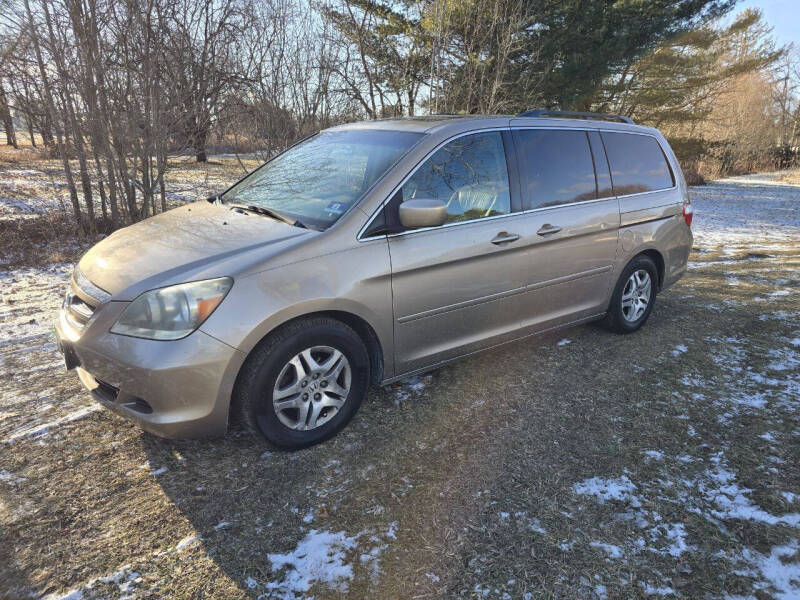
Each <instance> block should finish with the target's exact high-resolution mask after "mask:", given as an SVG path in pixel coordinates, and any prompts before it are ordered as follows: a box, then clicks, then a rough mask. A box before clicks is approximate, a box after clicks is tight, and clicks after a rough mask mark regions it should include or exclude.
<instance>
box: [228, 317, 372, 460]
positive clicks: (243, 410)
mask: <svg viewBox="0 0 800 600" xmlns="http://www.w3.org/2000/svg"><path fill="white" fill-rule="evenodd" d="M369 381H370V373H369V356H368V354H367V350H366V348H365V347H364V344H363V343H362V342H361V339H360V338H359V336H358V334H357V333H356V332H355V331H353V330H352V329H351V328H350V327H348V326H347V325H345V324H344V323H342V322H340V321H337V320H335V319H330V318H327V317H316V318H309V319H303V320H300V321H296V322H294V323H290V324H288V325H286V326H284V327H282V328H281V329H279V330H278V331H276V332H275V333H273V334H271V335H270V336H269V337H267V338H266V339H265V340H264V342H262V343H261V344H260V345H259V346H258V347H257V348H256V349H255V350H254V351H253V353H252V354H251V356H250V357H249V358H248V359H247V362H246V363H245V365H244V367H243V368H242V374H241V376H240V377H239V382H238V383H237V386H236V392H235V403H236V405H237V407H238V411H239V417H240V420H241V421H242V423H243V424H244V425H245V427H247V428H248V429H249V430H251V431H253V432H255V433H259V434H261V435H263V436H264V437H265V438H267V440H269V441H270V442H272V443H273V444H275V445H276V446H280V447H282V448H289V449H299V448H305V447H307V446H311V445H313V444H317V443H319V442H321V441H323V440H326V439H328V438H329V437H331V436H333V435H335V434H336V433H337V432H338V431H340V430H341V429H342V428H343V427H344V426H345V425H347V423H348V422H349V421H350V419H351V418H352V417H353V415H354V414H355V413H356V411H357V410H358V408H359V406H360V405H361V401H362V400H363V398H364V396H365V394H366V391H367V388H368V386H369Z"/></svg>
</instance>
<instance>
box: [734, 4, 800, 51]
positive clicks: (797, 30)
mask: <svg viewBox="0 0 800 600" xmlns="http://www.w3.org/2000/svg"><path fill="white" fill-rule="evenodd" d="M746 8H758V9H761V12H762V13H763V15H764V20H765V21H766V22H767V23H769V24H770V25H771V26H772V27H774V31H773V35H774V36H775V39H776V40H777V41H778V43H779V44H789V43H791V42H794V43H795V49H800V0H743V1H741V2H738V3H737V4H736V7H735V8H734V9H733V12H734V13H739V12H741V11H743V10H744V9H746Z"/></svg>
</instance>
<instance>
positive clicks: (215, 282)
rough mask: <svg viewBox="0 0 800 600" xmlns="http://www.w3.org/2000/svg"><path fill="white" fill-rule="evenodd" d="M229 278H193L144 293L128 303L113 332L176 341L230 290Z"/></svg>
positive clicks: (194, 326)
mask: <svg viewBox="0 0 800 600" xmlns="http://www.w3.org/2000/svg"><path fill="white" fill-rule="evenodd" d="M232 285H233V280H232V279H231V278H230V277H221V278H219V279H208V280H206V281H193V282H191V283H181V284H180V285H171V286H169V287H165V288H161V289H158V290H151V291H149V292H145V293H144V294H142V295H141V296H139V297H138V298H136V299H135V300H134V301H133V302H131V303H130V305H128V308H126V309H125V311H124V312H123V313H122V314H121V315H120V317H119V319H117V322H116V323H114V326H113V327H112V328H111V333H119V334H122V335H130V336H133V337H140V338H147V339H151V340H177V339H180V338H182V337H186V336H187V335H189V334H190V333H192V332H193V331H194V330H195V329H197V328H198V327H200V325H202V323H203V321H205V320H206V319H207V318H208V317H209V315H211V313H212V312H214V309H216V308H217V306H219V303H220V302H222V300H223V298H225V295H226V294H227V293H228V291H229V290H230V289H231V286H232Z"/></svg>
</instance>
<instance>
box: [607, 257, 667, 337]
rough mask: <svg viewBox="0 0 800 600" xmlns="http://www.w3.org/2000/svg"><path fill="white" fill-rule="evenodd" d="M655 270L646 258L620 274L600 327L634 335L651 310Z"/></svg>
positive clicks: (653, 264) (655, 283) (637, 259)
mask: <svg viewBox="0 0 800 600" xmlns="http://www.w3.org/2000/svg"><path fill="white" fill-rule="evenodd" d="M657 286H658V269H657V268H656V265H655V263H654V262H653V261H652V259H651V258H649V257H648V256H644V255H640V256H637V257H636V258H634V259H633V260H632V261H631V262H629V263H628V264H627V266H626V267H625V268H624V269H623V270H622V274H621V275H620V278H619V280H618V281H617V285H616V287H615V288H614V294H613V295H612V296H611V304H610V305H609V307H608V314H607V315H606V318H605V320H604V321H603V324H604V325H605V326H606V327H607V328H608V329H610V330H611V331H615V332H617V333H633V332H634V331H636V330H637V329H639V328H640V327H641V326H642V325H644V324H645V322H646V321H647V318H648V317H649V316H650V313H651V312H652V310H653V305H654V304H655V301H656V288H657Z"/></svg>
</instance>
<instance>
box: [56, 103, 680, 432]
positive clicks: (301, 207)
mask: <svg viewBox="0 0 800 600" xmlns="http://www.w3.org/2000/svg"><path fill="white" fill-rule="evenodd" d="M691 220H692V207H691V205H690V203H689V199H688V194H687V188H686V182H685V181H684V178H683V175H682V173H681V169H680V167H679V165H678V162H677V160H676V159H675V155H674V154H673V152H672V150H671V149H670V147H669V145H668V144H667V142H666V140H665V139H664V137H663V136H662V135H661V134H660V133H659V132H658V131H657V130H655V129H651V128H648V127H642V126H638V125H635V124H633V122H632V121H631V120H630V119H628V118H626V117H617V116H614V115H598V114H592V113H587V114H584V113H558V112H547V111H532V112H529V113H523V114H521V115H519V116H517V117H480V116H431V117H423V118H407V119H391V120H383V121H371V122H365V123H354V124H349V125H342V126H339V127H333V128H331V129H326V130H324V131H321V132H320V133H318V134H316V135H314V136H312V137H310V138H308V139H306V140H304V141H302V142H300V143H298V144H296V145H295V146H293V147H291V148H289V149H288V150H286V151H285V152H283V153H282V154H280V155H278V156H276V157H275V158H273V159H272V160H270V161H269V162H267V163H266V164H264V165H263V166H262V167H260V168H259V169H257V170H255V171H254V172H252V173H250V174H249V175H248V176H246V177H245V178H244V179H242V180H241V181H239V182H238V183H236V184H235V185H233V186H232V187H231V188H229V189H228V190H227V191H225V192H223V193H221V194H219V195H218V196H215V197H213V198H210V199H209V200H208V201H200V202H194V203H190V204H187V205H184V206H181V207H179V208H176V209H174V210H171V211H168V212H165V213H162V214H159V215H158V216H155V217H152V218H150V219H147V220H145V221H143V222H140V223H137V224H135V225H132V226H130V227H127V228H125V229H121V230H119V231H117V232H116V233H114V234H113V235H111V236H109V237H108V238H106V239H104V240H103V241H101V242H100V243H98V244H97V245H96V246H94V247H93V248H92V249H91V250H89V252H87V253H86V255H85V256H84V257H83V258H82V259H81V260H80V262H79V264H78V265H77V267H76V268H75V270H74V273H73V275H72V278H71V281H70V285H69V289H68V291H67V294H66V298H65V300H64V306H63V310H62V311H61V313H60V317H59V322H58V325H57V336H58V339H59V347H60V348H61V350H62V352H63V353H64V357H65V361H66V364H67V367H68V368H75V369H76V371H77V374H78V376H79V377H80V380H81V381H82V382H83V384H84V385H85V386H86V387H87V388H88V389H89V390H91V392H92V394H93V395H94V397H95V398H96V399H97V400H98V401H100V402H101V403H102V404H104V405H105V406H106V407H108V408H110V409H111V410H113V411H115V412H117V413H119V414H121V415H123V416H125V417H127V418H129V419H131V420H133V421H135V422H136V423H138V424H139V425H140V426H141V427H143V428H144V429H146V430H147V431H150V432H153V433H155V434H158V435H163V436H171V437H183V436H192V437H194V436H205V435H213V434H222V433H223V432H225V430H226V427H227V424H228V420H229V418H230V417H231V415H232V414H233V415H237V416H238V418H239V420H240V421H241V422H242V423H243V424H244V425H245V426H246V427H247V428H249V429H250V430H252V431H254V432H257V433H260V434H261V435H263V436H264V437H266V438H267V439H268V440H269V441H271V442H272V443H274V444H276V445H278V446H281V447H286V448H301V447H304V446H308V445H311V444H314V443H317V442H319V441H322V440H324V439H326V438H328V437H330V436H331V435H333V434H335V433H336V432H337V431H339V430H340V429H341V428H342V427H344V426H345V425H346V424H347V422H348V421H349V420H350V419H351V418H352V416H353V414H354V413H355V412H356V411H357V410H358V408H359V405H360V404H361V402H362V400H363V398H364V396H365V394H366V393H367V390H368V388H369V386H370V384H386V383H389V382H392V381H394V380H397V379H400V378H402V377H406V376H408V375H411V374H415V373H421V372H424V371H429V370H431V369H433V368H436V367H439V366H441V365H444V364H446V363H449V362H451V361H453V360H455V359H457V358H460V357H463V356H467V355H469V354H472V353H474V352H478V351H480V350H484V349H486V348H490V347H495V346H498V345H500V344H505V343H507V342H511V341H513V340H518V339H520V338H522V337H525V336H531V335H535V334H539V333H542V332H545V331H551V330H553V329H556V328H561V327H566V326H570V325H576V324H578V323H585V322H588V321H592V320H599V319H603V320H604V322H605V324H606V325H607V326H608V327H609V328H610V329H612V330H613V331H616V332H619V333H630V332H633V331H636V330H637V329H638V328H640V327H641V326H642V325H643V324H644V323H645V321H646V320H647V318H648V316H649V315H650V313H651V311H652V310H653V304H654V303H655V299H656V294H657V293H658V292H659V291H661V290H664V289H665V288H667V287H668V286H670V285H672V284H673V283H675V281H676V280H678V278H680V277H681V275H682V274H683V273H684V271H685V270H686V263H687V258H688V255H689V250H690V248H691V245H692V234H691V230H690V226H691Z"/></svg>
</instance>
